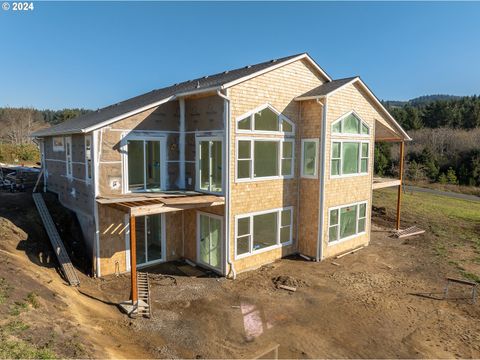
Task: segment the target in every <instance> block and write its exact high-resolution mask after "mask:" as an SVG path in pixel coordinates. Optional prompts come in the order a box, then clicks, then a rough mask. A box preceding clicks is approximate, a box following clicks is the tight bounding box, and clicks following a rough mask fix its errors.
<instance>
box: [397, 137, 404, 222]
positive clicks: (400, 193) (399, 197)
mask: <svg viewBox="0 0 480 360" xmlns="http://www.w3.org/2000/svg"><path fill="white" fill-rule="evenodd" d="M404 151H405V142H403V141H402V142H401V143H400V158H399V179H400V185H398V193H397V230H400V203H401V201H402V183H403V157H404Z"/></svg>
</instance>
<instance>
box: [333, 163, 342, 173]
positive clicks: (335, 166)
mask: <svg viewBox="0 0 480 360" xmlns="http://www.w3.org/2000/svg"><path fill="white" fill-rule="evenodd" d="M332 175H340V160H332Z"/></svg>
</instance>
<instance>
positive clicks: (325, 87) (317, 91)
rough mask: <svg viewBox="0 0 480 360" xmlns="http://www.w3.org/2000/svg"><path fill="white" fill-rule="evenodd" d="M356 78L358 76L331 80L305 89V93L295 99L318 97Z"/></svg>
mask: <svg viewBox="0 0 480 360" xmlns="http://www.w3.org/2000/svg"><path fill="white" fill-rule="evenodd" d="M356 79H358V76H353V77H348V78H344V79H336V80H332V81H330V82H327V83H324V84H322V85H320V86H317V87H316V88H314V89H312V90H310V91H307V92H306V93H305V94H303V95H300V96H298V97H297V98H295V100H313V99H317V98H319V97H323V96H327V95H329V94H330V93H332V92H334V91H336V90H338V89H340V88H342V87H343V86H345V85H347V84H350V83H352V82H353V81H354V80H356Z"/></svg>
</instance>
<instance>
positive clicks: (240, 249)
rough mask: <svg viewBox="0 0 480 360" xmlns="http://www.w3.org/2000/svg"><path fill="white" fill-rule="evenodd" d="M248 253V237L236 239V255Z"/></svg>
mask: <svg viewBox="0 0 480 360" xmlns="http://www.w3.org/2000/svg"><path fill="white" fill-rule="evenodd" d="M248 252H250V236H242V237H239V238H237V255H242V254H246V253H248Z"/></svg>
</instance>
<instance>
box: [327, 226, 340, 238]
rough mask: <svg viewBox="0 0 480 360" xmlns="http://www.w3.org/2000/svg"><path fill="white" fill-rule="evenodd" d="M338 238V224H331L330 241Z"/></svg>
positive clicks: (329, 230)
mask: <svg viewBox="0 0 480 360" xmlns="http://www.w3.org/2000/svg"><path fill="white" fill-rule="evenodd" d="M335 240H338V225H334V226H330V228H329V229H328V241H335Z"/></svg>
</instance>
